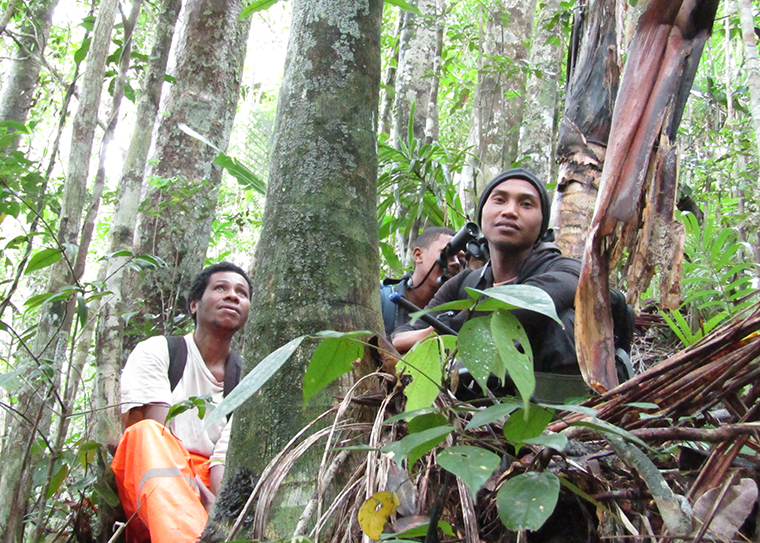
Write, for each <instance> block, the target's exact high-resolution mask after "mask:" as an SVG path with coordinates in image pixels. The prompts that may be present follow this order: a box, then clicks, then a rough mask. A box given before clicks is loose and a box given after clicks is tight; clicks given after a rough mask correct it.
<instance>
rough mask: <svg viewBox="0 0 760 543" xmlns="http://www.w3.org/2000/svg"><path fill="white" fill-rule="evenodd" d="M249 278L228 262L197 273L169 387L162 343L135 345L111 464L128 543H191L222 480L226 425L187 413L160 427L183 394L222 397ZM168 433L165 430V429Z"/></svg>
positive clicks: (125, 376) (160, 340)
mask: <svg viewBox="0 0 760 543" xmlns="http://www.w3.org/2000/svg"><path fill="white" fill-rule="evenodd" d="M250 298H251V281H250V279H249V278H248V276H247V275H246V274H245V272H244V271H243V270H242V269H240V268H239V267H238V266H235V265H234V264H231V263H229V262H220V263H218V264H214V265H213V266H209V267H207V268H206V269H204V270H203V271H202V272H201V273H200V274H199V275H198V276H197V277H196V278H195V279H194V280H193V284H192V286H191V288H190V292H189V294H188V302H189V306H190V313H191V314H192V315H193V319H194V321H195V331H194V332H193V333H192V334H188V335H186V336H185V337H184V338H182V339H181V340H180V341H184V342H185V344H186V347H187V356H186V361H185V365H184V369H183V371H182V373H181V377H180V378H179V381H177V382H176V386H174V388H173V390H172V385H171V383H170V377H169V373H170V371H169V358H170V356H169V347H168V342H167V338H165V337H163V336H158V337H152V338H149V339H147V340H145V341H143V342H141V343H139V344H138V345H137V346H136V347H135V349H134V351H132V353H131V354H130V355H129V358H128V359H127V363H126V365H125V367H124V370H123V372H122V380H121V388H122V420H123V421H124V425H125V427H126V428H127V429H126V431H125V432H124V435H123V436H122V438H121V441H120V442H119V446H118V448H117V450H116V454H115V455H114V460H113V462H112V464H111V467H112V469H113V471H114V474H115V476H116V483H117V486H118V489H119V497H120V498H121V501H122V506H123V507H124V510H125V513H126V514H127V516H128V517H133V515H134V513H135V512H136V515H135V516H134V517H133V518H132V520H131V521H130V523H129V526H128V530H127V540H128V541H129V542H130V543H132V542H138V541H148V540H150V541H152V542H153V543H157V542H167V543H168V542H172V543H174V542H183V541H188V542H190V541H196V540H197V539H198V537H199V536H200V534H201V532H202V531H203V528H204V526H205V525H206V521H207V519H208V514H207V509H208V508H209V507H210V506H211V504H213V501H214V499H215V496H216V494H217V493H218V491H219V486H220V483H221V481H222V477H223V475H224V463H223V462H224V457H225V455H226V452H227V444H228V442H229V432H230V421H229V420H228V421H221V422H219V423H217V424H216V425H214V426H212V427H211V428H208V429H204V428H203V421H202V420H201V419H200V418H199V417H198V412H197V410H195V409H192V410H189V411H186V412H184V413H182V414H180V415H178V416H176V417H174V418H173V419H172V420H171V421H170V422H169V423H168V425H167V426H166V427H164V422H165V420H166V416H167V414H168V412H169V407H170V406H171V405H173V404H176V403H178V402H181V401H183V400H187V399H189V398H190V397H201V396H211V399H212V400H213V401H214V402H215V403H219V402H220V401H221V400H222V397H223V393H224V383H225V373H227V372H230V371H232V369H231V365H230V364H228V359H229V358H230V356H231V352H232V351H231V347H230V344H231V340H232V336H233V335H234V334H235V332H237V331H238V330H240V329H241V328H242V327H243V325H244V324H245V322H246V319H247V318H248V311H249V309H250ZM167 430H168V431H167Z"/></svg>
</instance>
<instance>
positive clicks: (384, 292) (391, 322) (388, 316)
mask: <svg viewBox="0 0 760 543" xmlns="http://www.w3.org/2000/svg"><path fill="white" fill-rule="evenodd" d="M392 293H393V285H386V284H383V285H380V307H381V308H382V310H383V325H384V326H385V334H386V335H390V334H391V332H393V329H394V328H395V326H396V304H394V303H393V302H391V294H392Z"/></svg>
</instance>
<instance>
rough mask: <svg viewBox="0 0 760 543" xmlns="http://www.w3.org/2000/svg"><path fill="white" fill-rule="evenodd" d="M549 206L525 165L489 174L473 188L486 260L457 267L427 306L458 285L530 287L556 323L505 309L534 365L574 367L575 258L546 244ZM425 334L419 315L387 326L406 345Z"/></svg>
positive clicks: (460, 291) (461, 288) (458, 290)
mask: <svg viewBox="0 0 760 543" xmlns="http://www.w3.org/2000/svg"><path fill="white" fill-rule="evenodd" d="M550 211H551V202H550V200H549V194H548V193H547V191H546V187H545V185H544V184H543V183H542V182H541V181H540V180H539V179H538V178H537V177H536V176H535V175H534V174H532V173H531V172H529V171H527V170H525V169H523V168H512V169H510V170H507V171H505V172H503V173H501V174H499V175H498V176H496V177H495V178H494V179H493V180H492V181H491V182H490V183H489V184H488V186H487V187H486V188H485V190H484V191H483V194H481V196H480V200H479V203H478V209H477V219H478V223H479V224H480V227H481V229H482V231H483V234H484V236H485V238H486V240H487V241H488V250H489V253H490V258H491V259H490V261H489V262H488V264H486V266H485V267H484V268H483V269H482V270H465V271H464V272H462V273H460V274H459V275H457V276H456V277H454V278H452V279H450V280H449V281H447V282H446V283H445V284H444V285H443V287H441V289H440V290H439V291H438V293H437V294H436V295H435V297H434V298H433V299H432V300H431V302H430V303H429V304H428V307H435V306H438V305H441V304H443V303H446V302H450V301H454V300H461V299H465V298H467V297H468V295H467V293H466V291H465V288H466V287H471V288H478V289H484V288H489V287H493V286H498V285H506V284H524V285H532V286H535V287H538V288H540V289H542V290H543V291H545V292H546V293H547V294H549V296H551V298H552V300H553V301H554V304H555V306H556V309H557V315H558V316H559V318H560V320H562V322H563V324H564V329H563V327H562V326H560V325H559V324H558V323H556V322H555V321H553V320H551V319H549V318H548V317H546V316H543V315H540V314H538V313H535V312H532V311H528V310H524V309H516V310H513V314H514V315H515V316H516V317H517V319H518V320H519V321H520V323H521V324H522V325H523V327H524V328H525V332H526V334H527V336H528V339H529V340H530V344H531V348H532V351H533V364H534V369H535V370H536V371H537V372H547V373H552V374H579V373H580V369H579V368H578V360H577V357H576V354H575V342H574V337H573V334H574V326H573V325H574V320H575V308H574V302H575V291H576V288H577V286H578V277H579V276H580V270H581V263H580V261H578V260H576V259H573V258H567V257H563V256H562V254H561V252H560V250H559V248H558V247H557V246H556V245H555V244H554V243H552V241H553V235H552V232H551V231H550V230H549V229H548V227H549V215H550ZM481 315H482V313H481ZM473 316H478V314H477V313H476V314H475V315H473ZM467 318H468V312H467V311H461V312H460V313H459V314H457V315H456V316H454V317H453V318H452V319H451V327H452V328H454V329H455V330H459V329H460V328H461V326H462V324H464V322H465V320H466V319H467ZM432 333H433V330H432V327H426V325H425V324H424V323H422V322H421V321H418V322H417V323H415V324H414V325H412V324H407V325H405V326H402V327H400V328H398V329H397V330H396V331H395V332H394V334H393V336H392V340H393V345H394V346H395V347H396V348H397V349H398V350H399V351H400V352H406V351H407V350H409V349H410V348H411V347H412V346H413V345H414V344H415V343H417V342H418V341H421V340H422V339H424V338H425V337H427V336H428V335H430V334H432Z"/></svg>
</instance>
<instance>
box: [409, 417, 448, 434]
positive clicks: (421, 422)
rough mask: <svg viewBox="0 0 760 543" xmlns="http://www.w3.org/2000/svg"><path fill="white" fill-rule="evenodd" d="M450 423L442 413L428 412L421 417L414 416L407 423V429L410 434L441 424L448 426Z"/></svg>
mask: <svg viewBox="0 0 760 543" xmlns="http://www.w3.org/2000/svg"><path fill="white" fill-rule="evenodd" d="M448 423H449V419H447V418H446V417H445V416H444V415H443V414H442V413H438V412H436V413H426V414H424V415H420V416H419V417H414V418H413V419H411V420H409V422H407V423H406V429H407V431H408V432H409V433H410V434H418V433H420V432H424V431H425V430H430V429H431V428H438V427H439V426H446V425H447V424H448Z"/></svg>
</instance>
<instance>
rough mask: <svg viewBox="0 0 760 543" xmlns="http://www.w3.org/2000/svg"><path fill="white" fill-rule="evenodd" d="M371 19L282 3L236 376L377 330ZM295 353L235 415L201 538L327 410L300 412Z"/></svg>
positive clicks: (374, 21)
mask: <svg viewBox="0 0 760 543" xmlns="http://www.w3.org/2000/svg"><path fill="white" fill-rule="evenodd" d="M381 14H382V2H381V1H380V0H370V1H369V2H364V3H357V2H353V1H351V0H296V1H295V2H294V4H293V22H292V25H291V28H292V31H291V34H290V43H289V46H288V57H287V60H286V64H285V75H284V78H283V83H282V88H281V91H280V99H279V103H278V111H277V121H276V127H275V139H274V144H273V150H272V158H271V163H270V169H269V171H270V176H269V184H268V188H267V199H266V208H265V210H264V222H263V225H262V230H261V236H260V238H259V239H260V240H259V243H258V245H257V248H256V258H255V262H256V264H255V273H254V277H253V282H254V288H253V300H252V304H251V308H252V310H251V315H250V318H249V323H248V324H249V326H248V327H247V330H246V336H245V342H246V349H245V353H246V358H245V364H244V370H245V371H249V370H250V369H251V368H252V367H253V366H255V364H256V363H258V361H260V360H261V359H262V358H263V357H264V356H265V355H267V354H269V353H270V352H272V351H274V350H275V349H277V348H279V347H281V346H282V345H284V344H285V343H287V342H288V341H290V340H292V339H293V338H295V337H296V336H300V335H302V334H313V333H315V332H318V331H319V330H325V329H333V330H343V331H346V330H357V329H365V330H366V329H370V330H381V329H382V323H381V318H380V311H379V296H378V290H377V289H378V282H377V277H378V272H379V255H378V246H377V222H376V221H375V220H367V218H368V217H374V216H375V211H376V210H375V208H376V176H377V148H376V135H375V134H376V129H377V126H376V124H375V123H376V121H375V120H374V119H376V116H375V115H374V112H376V111H377V104H378V95H379V85H380V28H381ZM338 44H340V47H338ZM294 234H296V235H294ZM306 351H308V349H303V350H301V351H299V352H298V353H295V354H294V357H293V358H294V359H292V360H290V361H289V362H288V364H287V365H285V366H284V367H283V368H282V369H280V371H279V372H278V373H277V374H276V375H275V376H274V377H273V378H272V379H271V380H270V381H269V382H268V383H267V384H266V386H265V388H264V389H263V390H262V391H261V393H259V394H257V395H256V396H255V397H253V398H252V399H251V400H249V401H248V402H246V403H245V404H244V405H243V406H241V407H240V408H239V409H238V410H237V411H236V413H235V418H234V421H233V428H232V442H231V444H230V452H229V454H228V455H227V464H226V466H227V467H226V475H225V485H224V488H223V491H222V495H221V496H220V498H219V500H217V502H216V503H217V505H216V506H215V509H214V512H213V514H212V520H211V522H210V524H209V527H208V528H207V531H206V532H205V534H204V538H203V540H204V541H210V540H212V537H218V536H219V535H221V534H222V533H228V530H229V527H230V526H231V524H232V522H234V520H235V517H236V515H237V514H238V512H239V509H240V506H241V502H242V503H244V502H245V500H246V499H247V497H248V494H249V492H250V489H251V487H250V484H251V475H252V474H260V473H261V471H262V469H263V468H264V466H265V465H266V464H267V463H268V462H269V460H271V459H272V458H273V456H274V455H275V454H276V453H277V452H279V451H280V449H281V448H282V447H283V446H284V445H285V444H286V443H287V442H288V440H290V439H291V438H292V437H293V436H294V435H295V434H296V432H298V431H299V430H300V429H301V428H302V427H303V426H304V425H305V423H306V422H308V421H310V420H311V419H312V418H313V417H314V415H315V414H316V413H322V412H324V411H325V410H326V408H328V407H329V406H330V405H331V404H332V401H333V393H334V392H335V391H336V388H335V387H329V390H327V391H325V392H324V393H322V394H320V395H319V396H318V397H317V398H314V399H312V400H311V401H310V402H309V404H308V406H307V407H305V408H304V406H303V398H302V392H301V391H302V386H301V383H302V378H303V374H304V369H305V367H306V363H307V361H308V357H309V354H310V353H308V352H306ZM318 465H319V460H318V458H317V459H315V458H314V457H313V456H310V455H308V454H307V456H305V457H304V460H303V462H302V463H301V464H300V465H297V467H296V468H295V470H294V471H292V472H291V475H290V476H289V479H288V482H287V484H286V486H287V487H288V489H287V496H286V497H285V498H283V500H281V502H280V505H279V507H277V510H276V511H274V512H273V515H274V520H272V521H271V523H270V527H271V530H272V531H271V532H269V531H268V532H267V534H266V536H267V538H271V539H274V538H276V537H281V536H287V538H288V539H290V537H291V536H292V535H293V530H294V529H295V525H296V520H297V519H298V514H299V513H300V510H299V509H298V506H299V504H300V505H302V504H303V498H304V496H305V497H306V499H308V498H309V497H310V496H311V494H312V491H313V488H314V487H313V484H314V478H315V476H316V472H317V470H316V467H317V466H318ZM301 510H302V509H301ZM263 535H264V534H254V538H257V537H263Z"/></svg>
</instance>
